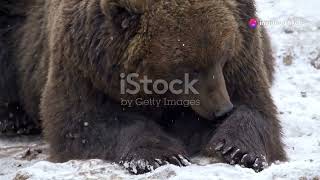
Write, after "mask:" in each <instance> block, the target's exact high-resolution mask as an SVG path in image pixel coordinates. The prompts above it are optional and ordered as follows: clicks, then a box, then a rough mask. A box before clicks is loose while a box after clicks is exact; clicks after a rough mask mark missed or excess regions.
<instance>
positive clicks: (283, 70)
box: [0, 0, 320, 180]
mask: <svg viewBox="0 0 320 180" xmlns="http://www.w3.org/2000/svg"><path fill="white" fill-rule="evenodd" d="M257 4H258V7H259V14H260V17H261V20H263V21H264V22H265V23H269V25H267V28H268V30H269V32H270V34H271V37H272V41H273V45H274V50H275V56H276V57H277V68H276V69H277V74H276V81H275V84H274V86H273V88H272V93H273V97H274V100H275V102H276V104H277V106H278V108H279V112H280V114H279V116H280V119H281V121H282V124H283V127H284V135H285V137H284V141H285V143H286V145H287V147H286V149H287V152H288V155H289V158H290V160H289V162H286V163H279V164H274V165H272V166H271V167H269V168H268V169H266V170H264V171H263V172H260V173H255V172H254V171H253V170H250V169H244V168H241V167H239V166H230V165H226V164H211V165H191V166H189V167H185V168H179V167H175V166H171V165H170V166H165V167H162V168H159V169H157V170H156V171H155V172H152V173H149V174H145V175H139V176H131V175H129V174H128V173H127V172H126V171H124V170H123V169H122V168H120V167H118V166H117V165H113V164H109V163H106V162H103V161H101V160H90V161H70V162H67V163H64V164H53V163H50V162H48V161H45V159H46V157H47V156H46V154H47V153H46V149H47V145H46V144H45V143H44V142H43V141H42V140H41V138H39V137H21V138H15V139H12V138H4V137H1V138H0V180H6V179H13V178H15V179H17V180H25V179H32V180H42V179H59V180H60V179H66V180H67V179H70V180H71V179H80V180H81V179H169V178H170V179H206V180H207V179H234V178H237V179H314V180H319V179H320V11H319V8H320V1H319V0H308V1H306V0H257ZM272 22H273V23H272Z"/></svg>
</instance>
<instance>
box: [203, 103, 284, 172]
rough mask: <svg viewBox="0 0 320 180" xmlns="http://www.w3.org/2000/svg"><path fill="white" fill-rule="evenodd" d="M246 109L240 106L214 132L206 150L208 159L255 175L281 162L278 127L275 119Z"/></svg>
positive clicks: (282, 156)
mask: <svg viewBox="0 0 320 180" xmlns="http://www.w3.org/2000/svg"><path fill="white" fill-rule="evenodd" d="M268 118H272V117H270V116H269V117H268V116H264V115H263V114H262V113H260V112H259V111H257V110H255V109H253V108H250V107H248V106H245V105H242V106H239V107H238V108H237V109H236V110H235V112H234V113H233V114H232V115H231V116H230V117H228V118H227V119H226V120H225V121H224V122H223V123H222V124H221V125H220V126H219V127H218V128H217V129H216V130H215V132H214V134H213V136H212V138H211V140H210V141H209V143H208V144H207V146H206V148H205V153H206V154H207V155H209V156H210V155H216V154H217V153H218V154H220V155H221V156H222V157H223V159H224V160H225V161H226V162H228V163H230V164H240V165H243V166H245V167H248V168H253V169H254V170H256V171H261V170H263V169H264V168H265V167H266V166H268V164H270V163H272V162H274V161H275V160H284V159H285V153H284V151H283V149H282V148H283V145H282V143H281V140H280V127H279V125H278V124H277V120H276V119H268Z"/></svg>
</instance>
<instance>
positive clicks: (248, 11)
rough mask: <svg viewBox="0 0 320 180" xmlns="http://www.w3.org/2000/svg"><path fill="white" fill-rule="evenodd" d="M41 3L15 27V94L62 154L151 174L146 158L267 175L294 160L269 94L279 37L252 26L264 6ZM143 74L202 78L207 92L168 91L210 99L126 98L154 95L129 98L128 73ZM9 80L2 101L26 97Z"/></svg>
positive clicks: (241, 1)
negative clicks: (130, 103)
mask: <svg viewBox="0 0 320 180" xmlns="http://www.w3.org/2000/svg"><path fill="white" fill-rule="evenodd" d="M30 2H31V1H30ZM30 2H29V3H28V6H24V10H23V11H22V10H21V8H19V11H22V12H23V13H22V15H21V17H22V18H23V22H20V21H19V22H18V21H17V23H18V24H19V27H16V28H15V29H14V31H12V32H10V34H12V35H13V36H12V37H11V38H10V39H9V41H10V42H14V43H13V45H12V46H10V48H11V50H13V51H14V52H12V55H13V54H15V55H16V56H14V57H13V59H14V62H15V66H14V68H15V69H16V71H14V72H13V74H14V75H15V76H16V77H17V78H15V79H16V81H15V82H16V85H17V88H16V89H13V92H15V91H17V94H16V95H17V96H18V97H19V100H18V103H19V104H20V105H21V106H23V107H24V111H26V113H27V114H28V117H29V118H30V119H33V120H34V122H36V123H37V122H39V120H41V121H42V126H43V132H44V136H45V138H46V140H47V141H48V142H49V144H50V154H51V157H52V159H53V160H56V161H59V162H61V161H66V160H70V159H87V158H102V159H106V160H111V161H116V162H120V161H121V162H122V163H124V162H128V164H129V165H128V164H127V165H128V166H126V167H127V168H128V169H129V170H131V171H132V172H133V166H134V165H138V172H134V173H143V172H147V171H150V170H151V169H150V168H148V167H145V166H141V164H140V165H139V163H137V160H141V159H142V160H144V161H146V162H148V163H149V164H150V165H151V166H153V167H154V168H156V167H158V166H160V165H163V164H162V163H161V162H158V161H155V159H161V160H162V162H164V161H168V162H169V163H172V164H176V165H186V163H185V161H184V158H183V157H185V158H187V157H188V156H191V155H193V154H196V153H203V154H205V155H208V156H217V154H218V156H221V157H222V159H223V161H225V162H228V163H238V164H243V165H245V166H246V167H251V168H254V169H256V170H261V169H262V168H263V167H264V162H266V163H272V162H274V161H276V160H285V159H286V155H285V152H284V150H283V145H282V142H281V139H280V138H281V127H280V124H279V121H278V119H277V110H276V107H275V105H274V103H273V101H272V99H271V96H270V92H269V87H270V82H272V74H273V63H274V62H273V61H274V60H273V57H272V55H271V48H270V44H269V38H268V36H267V34H266V32H265V30H264V29H263V28H262V27H258V28H257V29H256V30H252V29H249V28H248V25H247V22H248V20H249V19H250V18H253V17H256V14H255V6H254V2H253V1H247V0H217V1H212V0H204V1H199V0H188V1H186V0H170V1H161V0H155V1H148V0H134V1H128V0H118V1H117V0H56V1H43V0H35V1H32V3H30ZM26 5H27V4H26ZM1 6H2V5H0V10H1V8H2V7H1ZM8 7H15V8H17V4H9V5H8ZM6 9H13V8H7V7H6ZM0 12H1V11H0ZM20 26H21V27H20ZM2 29H3V27H2ZM0 38H2V39H3V37H2V36H1V37H0ZM2 39H1V40H2ZM1 43H2V42H1ZM1 43H0V47H2V46H4V45H3V44H1ZM3 59H4V58H3V55H2V54H1V52H0V62H1V63H2V62H3ZM1 68H3V65H2V64H1ZM131 72H137V73H139V74H140V75H148V76H149V77H152V78H153V79H159V78H161V79H165V80H169V81H170V80H173V79H176V78H179V77H180V76H181V74H183V73H190V74H191V76H192V78H195V79H199V80H200V83H199V85H197V87H196V88H197V90H199V92H200V94H199V95H181V96H176V95H172V94H165V95H164V96H165V97H172V98H174V99H176V100H181V99H199V100H201V106H198V107H197V106H194V107H175V106H174V107H165V106H161V107H151V108H150V107H148V108H147V107H134V108H125V107H123V106H121V104H120V99H121V98H128V99H135V98H137V96H142V97H150V96H148V95H146V94H143V93H141V94H139V95H137V96H123V95H121V94H120V93H119V92H120V83H119V82H120V73H126V74H128V73H131ZM0 73H1V74H3V73H5V72H4V71H1V72H0ZM212 76H215V79H213V78H212ZM0 80H1V81H4V80H3V79H1V78H0ZM1 81H0V82H1ZM5 83H7V84H8V81H5ZM0 87H1V88H2V89H0V92H1V96H3V97H1V98H2V99H4V97H5V98H7V99H6V102H8V103H9V104H10V103H12V102H15V101H17V100H14V99H16V98H17V96H15V97H14V98H11V99H10V98H8V95H7V94H6V93H3V92H4V91H3V89H4V88H3V87H2V86H0ZM10 87H11V86H10ZM152 97H154V98H161V97H160V96H155V95H154V96H152ZM11 101H12V102H11ZM233 106H235V108H234V110H233V112H232V113H229V112H230V111H231V109H232V107H233ZM191 109H193V110H191ZM198 119H200V121H198ZM209 120H210V121H209ZM238 149H239V151H237V150H238ZM224 151H225V152H224ZM234 152H237V153H234ZM179 155H181V156H179Z"/></svg>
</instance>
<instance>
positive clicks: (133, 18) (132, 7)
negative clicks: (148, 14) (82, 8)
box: [100, 0, 150, 29]
mask: <svg viewBox="0 0 320 180" xmlns="http://www.w3.org/2000/svg"><path fill="white" fill-rule="evenodd" d="M149 1H150V0H100V6H101V10H102V13H103V14H104V15H106V16H107V17H110V18H111V21H112V22H113V24H114V25H115V27H118V28H120V29H127V28H128V27H130V26H134V25H137V22H139V17H140V15H141V14H143V13H144V12H145V11H146V10H147V8H148V5H149Z"/></svg>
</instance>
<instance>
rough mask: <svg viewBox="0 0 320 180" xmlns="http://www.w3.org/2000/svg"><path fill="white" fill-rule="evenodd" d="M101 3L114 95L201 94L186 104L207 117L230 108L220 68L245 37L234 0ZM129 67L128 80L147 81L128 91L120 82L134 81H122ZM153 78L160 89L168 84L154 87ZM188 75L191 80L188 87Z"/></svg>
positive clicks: (179, 96)
mask: <svg viewBox="0 0 320 180" xmlns="http://www.w3.org/2000/svg"><path fill="white" fill-rule="evenodd" d="M99 6H100V10H101V12H102V14H103V15H104V18H105V19H106V22H108V25H106V26H105V27H106V28H107V34H108V40H107V41H106V45H108V47H109V50H107V52H106V54H108V55H107V56H108V63H107V64H108V68H109V70H108V72H109V73H110V72H112V73H111V74H112V75H111V76H110V77H109V80H108V82H111V83H109V84H108V85H109V87H108V88H109V89H112V90H110V91H108V93H109V94H111V96H112V97H115V99H117V100H119V99H120V98H130V97H131V98H133V97H134V98H136V97H141V96H144V97H150V96H151V97H157V98H160V97H170V98H173V99H176V100H184V101H185V100H193V101H194V100H199V101H200V103H199V104H196V105H190V107H192V109H193V110H194V111H196V112H197V113H198V114H199V115H201V116H202V117H204V118H206V119H213V118H214V117H219V116H223V115H225V114H226V113H227V112H229V111H230V110H231V109H232V108H233V104H232V102H231V101H230V97H229V94H228V91H227V87H226V80H225V75H224V68H225V65H226V64H227V63H230V61H232V59H233V58H234V57H235V56H236V55H237V53H238V52H239V51H240V49H241V48H242V41H243V36H242V34H241V32H240V29H241V27H240V25H239V22H238V20H239V17H238V15H237V14H238V12H237V8H238V7H237V5H236V4H235V1H234V0H166V1H164V0H100V4H99ZM132 73H135V75H132V76H131V77H130V78H131V80H133V81H135V82H138V83H139V81H143V82H150V83H149V84H148V83H147V85H145V84H140V89H139V91H129V92H131V94H130V93H129V95H128V93H127V91H126V90H124V89H121V88H124V87H125V88H126V89H129V90H134V88H136V87H137V86H136V85H137V83H136V84H134V83H129V85H128V83H127V82H126V84H125V85H124V84H121V83H123V80H128V79H127V78H126V77H127V76H130V75H131V74H132ZM121 80H122V82H121V83H120V81H121ZM150 80H151V81H153V83H151V81H150ZM156 80H160V81H158V82H157V85H156V86H157V87H158V90H159V89H160V90H163V89H165V88H169V90H168V91H166V92H163V91H161V92H155V91H154V90H155V89H154V87H153V85H154V83H155V81H156ZM161 80H162V81H161ZM186 80H188V81H189V83H191V85H192V87H191V88H189V89H187V90H186V87H185V86H186V83H187V82H185V81H186ZM194 80H195V81H194ZM181 81H182V82H181ZM163 82H167V85H168V86H166V85H164V83H163ZM172 82H173V83H172ZM170 83H172V84H170ZM111 84H113V85H111ZM189 85H190V84H189ZM110 87H111V88H110ZM115 87H117V88H115ZM170 88H171V90H170ZM146 89H148V90H150V91H152V93H151V94H150V91H147V92H146ZM172 89H173V90H174V91H172ZM179 90H182V91H183V92H181V91H179ZM120 92H121V93H120Z"/></svg>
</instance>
